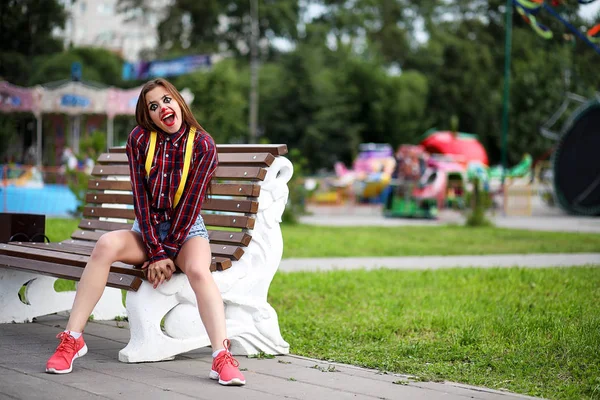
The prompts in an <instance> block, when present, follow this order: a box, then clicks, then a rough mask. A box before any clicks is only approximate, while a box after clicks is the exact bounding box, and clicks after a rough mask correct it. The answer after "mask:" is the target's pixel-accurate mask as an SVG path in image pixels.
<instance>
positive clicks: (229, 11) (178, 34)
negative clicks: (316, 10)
mask: <svg viewBox="0 0 600 400" xmlns="http://www.w3.org/2000/svg"><path fill="white" fill-rule="evenodd" d="M151 3H152V2H151V1H149V0H119V3H118V4H119V8H120V9H121V10H122V11H127V10H131V9H136V8H137V9H140V10H142V11H143V12H146V13H148V12H155V11H156V10H152V9H151ZM258 4H259V10H260V12H259V28H260V42H261V43H263V44H264V43H268V41H267V40H266V39H268V38H273V37H285V38H288V39H291V40H294V39H295V38H296V37H297V28H296V27H297V24H298V17H299V13H300V6H299V1H298V0H259V1H258ZM158 33H159V42H160V44H159V49H158V50H159V51H158V54H157V56H159V57H166V56H171V55H179V54H183V53H185V54H190V53H217V52H221V53H232V54H233V55H242V56H243V55H246V54H248V52H249V49H250V44H249V39H250V3H249V1H248V0H226V1H217V0H204V1H197V0H175V1H174V2H173V3H172V4H171V5H170V6H168V8H167V9H166V12H165V17H164V18H163V19H162V20H161V21H160V23H159V26H158Z"/></svg>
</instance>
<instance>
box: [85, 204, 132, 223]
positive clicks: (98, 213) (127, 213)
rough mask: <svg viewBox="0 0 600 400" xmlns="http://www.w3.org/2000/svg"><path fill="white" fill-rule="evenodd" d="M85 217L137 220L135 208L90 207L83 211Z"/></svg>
mask: <svg viewBox="0 0 600 400" xmlns="http://www.w3.org/2000/svg"><path fill="white" fill-rule="evenodd" d="M83 216H84V217H98V218H100V217H105V218H122V219H130V220H134V219H135V213H134V211H133V208H110V207H90V206H86V207H84V209H83Z"/></svg>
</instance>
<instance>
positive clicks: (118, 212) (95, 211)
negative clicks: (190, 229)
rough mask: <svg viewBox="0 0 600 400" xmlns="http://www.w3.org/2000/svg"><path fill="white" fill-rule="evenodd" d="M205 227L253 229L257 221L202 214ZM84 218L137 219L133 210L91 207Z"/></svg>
mask: <svg viewBox="0 0 600 400" xmlns="http://www.w3.org/2000/svg"><path fill="white" fill-rule="evenodd" d="M201 214H202V218H203V219H204V224H205V225H207V226H208V225H210V226H222V227H228V228H242V229H253V228H254V223H255V219H254V218H252V217H246V216H243V215H227V214H208V213H201ZM83 216H84V217H98V218H100V217H104V218H121V219H129V220H134V219H135V213H134V211H133V208H130V209H126V208H109V207H90V206H86V207H85V208H84V209H83Z"/></svg>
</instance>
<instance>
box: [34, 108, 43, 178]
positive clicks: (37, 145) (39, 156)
mask: <svg viewBox="0 0 600 400" xmlns="http://www.w3.org/2000/svg"><path fill="white" fill-rule="evenodd" d="M36 123H37V129H36V143H35V153H36V154H35V156H36V163H37V166H38V167H39V168H40V169H41V168H42V152H43V147H42V113H40V115H39V116H36Z"/></svg>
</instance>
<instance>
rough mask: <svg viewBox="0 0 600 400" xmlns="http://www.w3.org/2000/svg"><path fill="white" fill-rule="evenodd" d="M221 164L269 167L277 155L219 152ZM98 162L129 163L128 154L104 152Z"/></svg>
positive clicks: (104, 163)
mask: <svg viewBox="0 0 600 400" xmlns="http://www.w3.org/2000/svg"><path fill="white" fill-rule="evenodd" d="M218 157H219V165H223V166H233V165H253V166H258V167H268V166H270V165H271V164H273V161H275V157H274V156H273V154H271V153H219V154H218ZM96 163H97V164H102V165H111V164H127V163H128V160H127V154H125V153H117V154H114V153H103V154H100V156H99V157H98V160H97V161H96Z"/></svg>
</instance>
